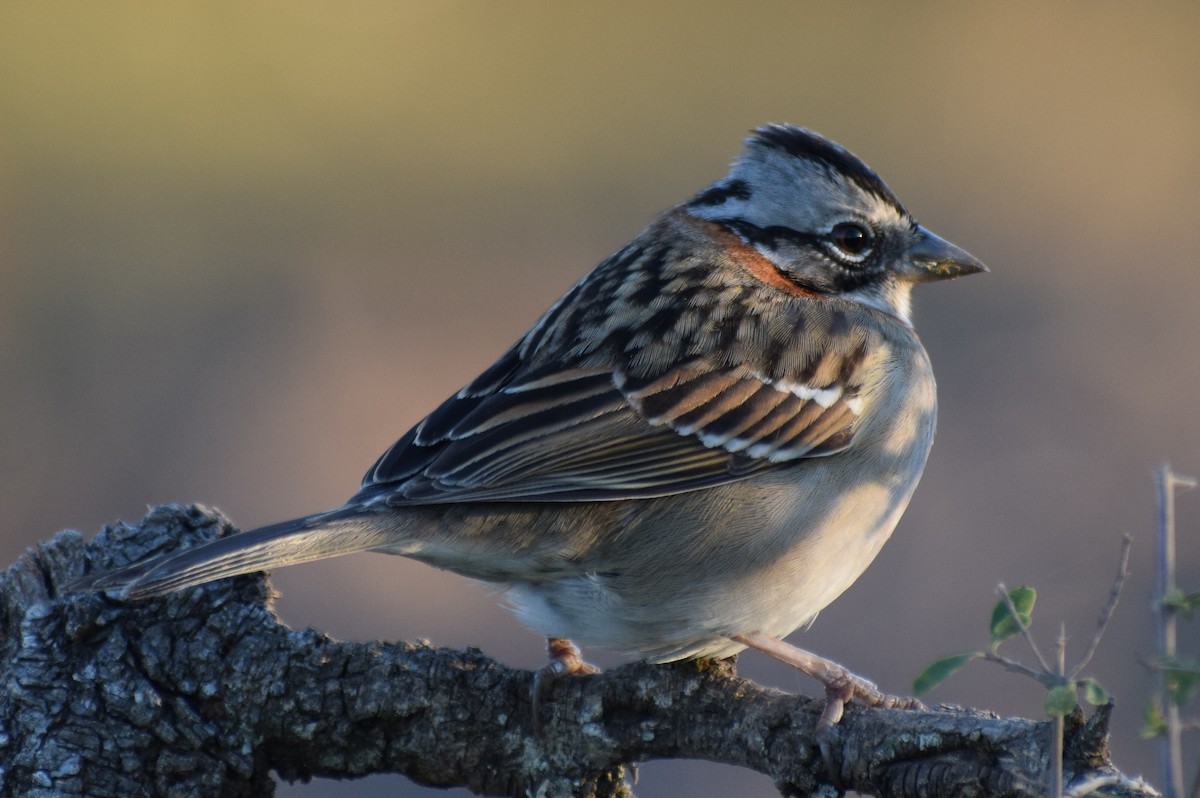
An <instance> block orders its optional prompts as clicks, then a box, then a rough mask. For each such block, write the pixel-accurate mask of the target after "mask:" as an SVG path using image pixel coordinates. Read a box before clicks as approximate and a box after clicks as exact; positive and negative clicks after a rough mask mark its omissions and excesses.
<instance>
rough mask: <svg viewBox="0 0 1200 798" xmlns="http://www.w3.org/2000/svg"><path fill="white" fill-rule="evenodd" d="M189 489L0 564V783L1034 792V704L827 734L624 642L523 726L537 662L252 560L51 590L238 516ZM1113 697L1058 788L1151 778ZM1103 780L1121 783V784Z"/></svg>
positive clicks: (1042, 762) (89, 790)
mask: <svg viewBox="0 0 1200 798" xmlns="http://www.w3.org/2000/svg"><path fill="white" fill-rule="evenodd" d="M232 531H233V530H232V527H231V526H230V524H229V523H228V522H227V521H225V520H224V519H223V518H222V517H221V516H220V515H218V514H216V513H213V512H211V511H208V510H205V509H203V508H199V507H195V506H192V507H179V506H166V507H159V508H155V509H154V510H152V511H151V512H150V514H149V515H148V516H147V517H146V518H145V519H144V520H143V521H142V523H141V524H139V525H137V526H130V525H126V524H115V525H112V526H110V527H107V528H106V529H105V530H104V531H103V532H102V533H101V534H100V536H99V537H98V538H97V540H96V541H95V542H93V543H92V544H90V545H89V544H85V543H84V541H83V539H82V537H81V536H80V535H79V534H78V533H75V532H64V533H61V534H59V535H58V536H57V537H56V538H55V539H54V540H52V541H50V542H48V543H44V544H42V545H40V546H39V547H37V549H36V550H33V551H31V552H30V553H29V554H27V555H26V556H25V557H23V558H21V559H20V560H19V561H18V562H17V563H16V564H15V565H14V566H12V567H11V568H10V569H9V570H8V572H7V573H6V574H5V575H4V577H3V579H2V581H0V656H2V659H0V662H2V663H3V664H2V665H0V668H3V676H4V678H3V688H2V692H0V794H3V795H47V796H48V795H56V796H77V795H78V796H82V795H87V796H121V797H122V798H124V796H128V795H134V794H178V793H183V792H186V793H187V794H190V795H201V796H250V795H255V796H257V795H269V794H271V793H272V792H273V789H274V785H273V781H272V778H271V775H270V772H271V771H275V772H276V773H277V774H278V776H279V777H280V778H283V779H288V780H295V779H307V778H309V777H314V776H325V777H339V778H351V777H356V776H363V775H366V774H369V773H382V772H395V773H403V774H405V775H407V776H408V777H409V778H412V779H414V780H415V781H418V782H421V783H424V784H431V785H441V786H451V785H462V786H465V787H468V788H469V789H471V790H473V791H475V792H477V793H481V794H492V795H504V794H524V793H526V792H536V793H537V794H539V795H544V796H568V795H571V796H624V795H631V790H630V787H629V786H628V785H627V784H626V782H625V780H624V778H623V770H622V767H623V766H624V765H628V764H630V763H636V762H640V761H646V760H650V759H662V758H673V757H688V758H698V759H706V760H709V761H713V762H724V763H729V764H734V765H741V766H743V767H748V768H751V769H754V770H757V771H759V772H761V773H766V774H768V775H770V776H771V777H772V778H773V779H774V780H775V783H776V785H777V786H778V787H779V789H780V791H781V792H782V793H784V794H786V795H807V794H811V793H813V792H815V791H817V790H818V789H824V790H825V791H828V790H829V787H828V785H830V784H836V785H837V787H839V788H841V789H853V790H856V791H859V792H863V793H868V794H875V795H889V796H941V795H997V796H1000V795H1003V796H1033V795H1037V794H1040V787H1039V785H1041V784H1044V783H1045V773H1046V769H1047V765H1048V755H1047V753H1046V750H1045V741H1046V740H1047V739H1048V734H1047V724H1046V723H1044V722H1033V721H1028V720H1022V719H1012V718H1009V719H1001V718H997V717H995V716H993V715H990V714H988V713H984V712H980V711H976V710H966V709H959V708H953V707H943V708H939V709H937V710H934V711H927V712H905V711H895V710H893V711H885V710H870V709H863V708H859V707H854V706H852V707H850V708H849V709H848V711H847V713H846V716H845V718H844V719H843V720H842V722H841V723H840V724H839V725H838V726H837V727H836V728H835V729H834V731H833V733H832V735H833V736H832V739H830V740H828V741H827V742H828V743H829V745H828V746H827V748H828V750H829V751H830V752H831V754H832V756H831V759H832V764H833V769H834V770H835V771H836V772H833V773H831V772H829V770H828V769H827V766H826V764H825V762H824V761H823V759H822V756H821V753H820V747H819V746H818V743H817V741H816V740H815V739H814V736H813V734H814V727H815V724H816V720H817V718H818V716H819V714H820V709H821V704H820V702H818V701H813V700H811V699H808V698H805V697H803V696H793V695H787V694H784V693H781V692H778V691H775V690H770V689H766V688H763V687H760V686H758V685H756V684H754V683H753V682H749V681H747V680H744V679H740V678H738V677H737V676H736V675H735V674H734V669H733V665H732V663H731V662H729V661H725V662H706V661H699V662H691V663H677V664H674V665H669V666H650V665H644V664H635V665H629V666H626V667H622V668H618V669H615V670H612V671H609V672H607V673H604V674H600V675H597V676H588V677H575V678H566V679H561V680H559V681H557V682H555V683H554V685H553V687H552V689H551V691H550V693H549V695H548V696H547V698H546V700H545V704H544V705H543V707H542V717H543V720H544V723H545V728H544V730H543V732H542V733H541V734H540V735H535V734H534V733H533V731H532V721H531V714H530V702H529V696H530V687H531V683H532V675H531V674H530V673H529V672H526V671H517V670H512V669H510V668H506V667H504V666H502V665H500V664H498V663H496V662H495V661H493V660H491V659H489V658H487V657H486V656H484V655H483V654H482V653H480V652H479V651H475V650H471V649H469V650H466V651H451V650H447V649H438V648H432V647H429V646H427V645H419V644H410V643H396V644H381V643H370V644H364V643H340V642H335V641H333V640H330V639H329V638H327V637H325V636H323V635H321V634H320V633H318V632H316V631H313V630H311V629H306V630H301V631H297V630H292V629H288V628H287V627H285V626H283V625H281V624H280V623H279V622H278V620H277V619H276V617H275V616H274V614H273V612H272V611H271V596H270V595H269V588H268V587H267V583H266V581H265V580H264V579H263V577H262V576H261V575H256V576H252V577H243V578H238V579H234V580H226V581H223V582H220V583H216V584H213V585H208V586H205V587H203V588H198V589H194V590H188V591H184V592H182V593H179V594H175V595H171V596H168V597H166V598H163V599H158V600H153V601H146V602H139V603H133V604H121V603H118V602H115V601H112V600H110V599H108V598H107V597H105V596H103V595H95V594H81V595H69V596H65V597H60V596H58V595H57V586H59V585H63V584H67V583H68V582H70V581H71V580H72V579H75V578H78V577H79V576H80V575H82V573H83V572H84V570H85V569H86V568H88V567H89V564H90V567H91V568H97V567H99V568H107V567H112V566H115V565H119V564H122V563H125V562H129V561H132V560H136V559H140V558H142V557H145V556H149V555H151V554H154V553H158V552H161V551H166V550H169V549H173V548H175V547H177V546H180V545H196V544H197V543H199V542H202V541H203V540H208V539H211V538H212V537H214V536H218V535H224V534H229V533H230V532H232ZM1108 718H1109V712H1108V710H1107V709H1104V708H1102V709H1101V710H1100V711H1098V712H1097V713H1096V714H1095V715H1093V717H1092V718H1091V719H1090V720H1089V721H1088V722H1086V723H1084V721H1083V718H1082V716H1081V715H1077V716H1075V717H1074V718H1068V723H1067V725H1068V731H1067V744H1066V751H1065V755H1064V756H1065V760H1066V765H1065V778H1066V781H1067V784H1068V788H1069V787H1070V785H1072V784H1077V785H1078V784H1083V783H1086V782H1088V781H1089V780H1091V781H1097V782H1098V781H1100V780H1102V781H1103V783H1104V784H1105V788H1106V790H1107V791H1108V792H1107V794H1110V795H1117V794H1123V795H1130V796H1134V795H1138V796H1149V795H1153V794H1154V792H1153V790H1151V789H1150V788H1148V787H1147V786H1145V785H1144V784H1142V783H1140V782H1137V781H1133V780H1130V779H1127V778H1125V777H1123V776H1122V775H1121V774H1120V773H1119V772H1117V771H1116V770H1115V769H1114V768H1113V767H1112V765H1111V763H1110V762H1109V756H1108V750H1107V744H1106V743H1107V732H1106V728H1107V722H1108ZM1114 784H1115V785H1116V786H1115V787H1114Z"/></svg>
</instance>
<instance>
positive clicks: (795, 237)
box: [713, 219, 820, 249]
mask: <svg viewBox="0 0 1200 798" xmlns="http://www.w3.org/2000/svg"><path fill="white" fill-rule="evenodd" d="M713 221H715V222H716V223H717V224H719V225H722V226H723V227H725V228H726V229H728V230H731V231H733V232H734V233H737V234H738V235H739V236H741V237H742V239H744V240H745V241H747V242H748V243H751V244H762V245H763V246H764V247H770V248H772V249H774V248H775V247H777V246H778V245H779V244H780V243H787V244H794V245H797V246H805V247H812V246H814V245H816V244H817V243H818V242H819V241H820V236H815V235H812V234H811V233H801V232H800V231H799V230H793V229H792V228H790V227H783V226H781V225H771V226H770V227H759V226H758V225H756V224H751V223H750V222H747V221H746V220H744V219H714V220H713Z"/></svg>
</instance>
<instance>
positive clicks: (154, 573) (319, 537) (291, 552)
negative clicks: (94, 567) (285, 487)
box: [67, 513, 388, 599]
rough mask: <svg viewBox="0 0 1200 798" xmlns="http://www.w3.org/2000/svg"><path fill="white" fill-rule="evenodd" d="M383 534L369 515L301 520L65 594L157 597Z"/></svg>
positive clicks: (105, 576)
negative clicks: (90, 592) (88, 592)
mask: <svg viewBox="0 0 1200 798" xmlns="http://www.w3.org/2000/svg"><path fill="white" fill-rule="evenodd" d="M387 531H388V530H387V529H386V528H382V527H381V526H380V525H378V524H377V523H374V522H373V519H372V518H371V517H369V516H363V515H357V514H348V515H347V514H341V515H339V514H337V513H322V514H319V515H314V516H305V517H303V518H296V519H293V520H291V521H283V522H281V523H278V524H271V525H270V526H264V527H259V528H258V529H251V530H249V531H246V532H240V533H238V534H236V535H230V536H229V537H225V538H221V539H219V540H214V541H212V542H211V543H206V544H204V545H203V546H196V547H194V548H190V549H184V550H183V551H177V552H173V553H171V554H164V555H162V556H160V557H154V558H151V559H149V560H144V561H142V562H138V563H134V564H132V565H129V566H126V567H124V568H119V569H116V570H113V571H104V572H100V573H95V574H90V575H88V576H86V577H84V578H83V579H81V580H79V581H77V582H75V583H73V584H71V585H69V586H68V588H67V590H68V591H84V590H109V591H114V592H116V593H118V594H119V595H120V596H121V597H122V598H127V599H141V598H150V597H152V596H161V595H164V594H166V593H170V592H172V591H175V590H182V589H184V588H188V587H194V586H196V585H201V584H204V583H206V582H213V581H216V580H218V579H224V578H225V577H229V576H239V575H241V574H248V573H253V572H255V571H262V570H265V569H267V568H274V567H279V566H284V565H295V564H297V563H302V562H310V561H312V560H320V559H324V558H327V557H336V556H339V555H342V554H352V553H354V552H358V551H367V550H370V549H373V548H377V547H379V546H380V545H382V544H383V543H385V542H387Z"/></svg>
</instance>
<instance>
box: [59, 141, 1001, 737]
mask: <svg viewBox="0 0 1200 798" xmlns="http://www.w3.org/2000/svg"><path fill="white" fill-rule="evenodd" d="M983 271H986V267H985V266H984V265H983V264H982V263H981V262H980V261H978V260H977V259H975V258H974V257H972V256H971V255H970V254H968V253H967V252H965V251H963V250H962V249H960V248H958V247H956V246H954V245H953V244H950V243H949V242H947V241H945V240H943V239H942V238H939V237H938V236H936V235H934V234H933V233H932V232H930V231H929V230H927V229H926V228H924V227H922V226H921V225H919V224H918V223H917V221H916V220H915V219H914V218H913V216H912V215H911V214H910V213H909V212H908V210H906V209H905V207H904V206H903V205H902V204H901V203H900V201H899V200H898V199H897V198H896V196H895V194H893V193H892V191H891V190H890V189H889V188H888V187H887V185H886V184H885V183H884V182H883V181H882V180H881V179H880V178H879V177H878V176H877V175H876V174H875V172H873V171H872V170H871V169H870V168H868V167H867V166H866V164H864V163H863V162H862V161H861V160H859V159H858V158H857V157H855V156H854V155H853V154H851V153H850V152H849V151H847V150H846V149H843V148H842V147H841V146H839V145H837V144H835V143H833V142H832V141H829V140H828V139H825V138H823V137H821V136H820V135H818V134H816V133H813V132H811V131H809V130H806V129H803V128H799V127H795V126H791V125H766V126H764V127H760V128H758V129H756V130H754V131H753V132H752V133H751V135H750V136H749V137H748V138H747V139H746V141H745V143H744V147H743V150H742V152H741V154H740V155H739V157H738V158H737V159H736V160H735V161H734V163H733V165H732V167H731V168H730V170H729V173H728V175H727V176H726V177H724V178H722V179H721V180H718V181H717V182H716V183H714V184H712V185H711V186H709V187H707V188H705V189H703V190H702V191H700V192H699V193H697V194H696V195H695V196H693V197H692V198H691V199H689V200H687V201H686V202H684V203H683V204H681V205H678V206H676V207H674V208H672V209H670V210H668V211H666V212H665V213H663V214H662V215H660V216H659V217H658V218H657V219H655V220H654V221H653V222H652V223H651V224H650V225H649V227H647V228H646V229H645V230H644V231H642V233H641V234H640V235H638V236H637V237H636V238H635V239H634V240H633V241H632V242H631V243H629V244H628V245H627V246H625V247H624V248H623V249H621V250H619V251H618V252H616V253H615V254H613V255H612V256H610V257H609V258H607V259H606V260H604V261H603V262H602V263H601V264H600V265H599V266H597V267H596V268H595V269H593V270H592V271H591V272H590V273H588V274H587V275H586V276H584V277H583V279H581V280H580V281H579V282H578V283H576V284H575V285H574V287H572V288H571V289H570V290H569V291H567V293H566V294H565V295H564V296H563V297H562V298H561V299H559V300H558V301H557V302H555V303H554V305H553V306H551V307H550V309H549V310H547V311H546V313H545V314H544V315H543V316H542V317H541V318H540V319H539V320H538V321H537V322H536V323H535V324H534V325H533V327H532V328H531V329H530V330H529V331H528V332H527V333H526V334H525V335H524V336H523V337H522V338H521V339H520V340H519V341H517V342H516V343H515V344H514V345H513V346H512V347H511V348H510V349H509V350H508V351H507V352H505V353H504V354H503V355H502V356H501V357H500V359H499V360H497V361H496V362H495V364H493V365H492V366H491V367H490V368H488V369H487V370H485V371H484V372H483V373H482V374H480V375H479V376H478V377H477V378H476V379H475V380H474V381H472V382H471V383H470V384H469V385H467V386H466V387H465V388H463V389H462V390H460V391H459V392H458V393H456V394H455V395H453V396H451V397H450V398H449V399H447V400H446V401H445V402H444V403H442V404H441V406H439V407H438V408H437V409H435V410H434V411H433V412H432V413H430V414H429V415H428V416H427V417H426V418H425V419H424V420H423V421H421V422H420V423H419V424H417V425H416V426H415V427H413V428H412V429H411V430H410V431H409V432H408V433H407V434H406V435H404V436H403V437H402V438H400V440H399V441H398V442H396V443H395V444H394V445H393V446H392V447H391V448H389V449H388V450H387V451H386V452H384V453H383V455H382V456H381V457H380V458H379V459H378V460H377V461H376V462H375V464H374V465H373V466H371V468H370V469H369V470H368V471H367V473H366V476H365V477H364V479H363V481H362V486H361V489H360V490H359V491H358V493H356V494H355V495H354V496H353V497H351V499H350V500H349V501H348V502H346V504H344V505H342V506H341V507H338V508H335V509H332V510H329V511H326V512H320V513H316V514H314V515H308V516H304V517H302V518H297V519H294V520H290V521H284V522H282V523H278V524H273V525H271V526H267V527H262V528H259V529H255V530H251V531H247V532H242V533H239V534H236V535H232V536H229V537H226V538H222V539H219V540H216V541H213V542H211V543H208V544H206V545H203V546H199V547H196V548H191V549H186V550H183V551H179V552H176V553H173V554H167V555H163V556H160V557H158V558H155V559H150V560H148V561H145V562H141V563H135V564H133V565H130V566H128V567H125V568H121V569H119V570H115V571H108V572H102V573H94V574H91V575H88V576H86V577H84V579H82V580H80V581H79V582H77V583H76V584H75V585H73V586H72V588H73V589H76V590H82V589H87V590H109V591H115V592H116V593H117V594H118V595H119V596H120V597H123V598H125V599H131V600H132V599H142V598H146V597H151V596H159V595H162V594H165V593H167V592H170V591H175V590H181V589H183V588H187V587H191V586H194V585H199V584H201V583H205V582H209V581H212V580H216V579H221V578H224V577H229V576H234V575H238V574H244V573H249V572H253V571H259V570H262V569H266V568H273V567H277V566H283V565H289V564H292V563H300V562H306V561H310V560H317V559H322V558H325V557H333V556H337V555H341V554H348V553H351V552H357V551H365V550H370V551H377V552H384V553H388V554H396V555H400V556H404V557H411V558H413V559H416V560H420V561H422V562H425V563H429V564H430V565H433V566H436V567H438V568H444V569H447V570H450V571H454V572H456V573H459V574H463V575H465V576H468V577H472V578H474V579H480V580H485V581H487V582H492V583H497V584H499V585H502V586H503V587H504V589H505V592H506V595H507V598H508V600H509V602H510V603H511V606H512V609H513V610H514V612H515V613H516V615H517V617H518V618H519V619H520V620H521V621H522V622H523V623H525V624H526V625H528V626H529V627H531V628H532V629H534V630H536V631H537V632H539V633H541V634H542V635H545V636H546V638H547V639H548V640H549V651H550V656H551V661H550V664H549V665H547V667H546V668H545V669H544V670H543V671H542V674H541V675H542V676H545V677H553V676H556V675H562V674H570V673H588V672H594V669H593V668H591V666H590V665H588V664H587V663H586V662H584V661H583V659H582V657H581V655H580V653H579V650H578V648H576V646H575V644H574V642H572V641H575V642H578V643H581V644H583V645H585V646H598V647H603V648H608V649H615V650H620V651H624V652H629V653H632V654H634V655H636V656H637V657H639V658H643V659H646V660H650V661H652V662H666V661H671V660H679V659H685V658H693V657H726V656H730V655H733V654H736V653H738V652H739V651H741V650H743V649H745V648H747V647H749V648H755V649H759V650H761V651H764V652H766V653H767V654H769V655H771V656H774V657H777V658H779V659H782V660H784V661H785V662H788V663H789V664H792V665H794V666H796V667H798V668H799V669H801V670H803V671H804V672H806V673H809V674H810V675H813V676H815V677H816V678H818V679H819V680H820V681H821V682H823V683H824V684H825V687H826V705H825V710H824V714H823V715H822V718H821V724H822V726H823V728H828V727H829V726H831V725H832V724H833V723H836V722H837V720H838V719H839V718H840V717H841V714H842V710H843V706H844V704H845V702H846V701H849V700H852V699H857V700H860V701H863V702H865V703H868V704H872V705H878V706H919V705H917V704H916V703H915V702H914V701H912V700H911V699H902V698H896V697H892V696H888V695H884V694H883V693H881V692H879V690H878V689H877V688H876V687H875V686H874V685H873V684H872V683H870V682H869V681H867V680H866V679H863V678H861V677H859V676H856V675H855V674H853V673H852V672H850V671H848V670H847V669H845V668H843V667H842V666H840V665H837V664H836V663H833V662H830V661H829V660H825V659H822V658H820V657H817V656H816V655H813V654H810V653H808V652H805V651H803V650H801V649H798V648H796V647H794V646H791V645H790V644H788V643H785V642H784V641H783V639H782V638H783V637H785V636H786V635H788V634H790V633H791V632H793V631H794V630H796V629H798V628H800V627H803V626H805V625H807V624H809V623H811V622H812V621H813V619H814V618H815V617H816V615H817V613H818V612H819V611H820V610H822V609H823V608H824V607H826V606H827V605H828V604H829V603H830V602H832V601H833V600H834V599H835V598H837V597H838V596H839V595H840V594H841V593H842V592H843V591H844V590H846V589H847V588H848V587H849V586H850V585H851V583H853V582H854V581H855V579H857V578H858V577H859V575H861V574H862V572H863V571H864V570H865V569H866V568H867V566H868V565H869V564H870V563H871V561H872V560H874V558H875V556H876V555H877V554H878V553H879V550H880V548H881V547H882V546H883V544H884V542H885V541H886V540H887V539H888V537H889V536H890V535H891V533H892V530H893V529H894V528H895V526H896V523H897V522H898V521H899V519H900V516H901V514H902V513H903V512H904V509H905V507H906V506H907V505H908V502H909V499H910V497H911V496H912V494H913V491H914V490H915V488H916V486H917V482H918V480H919V479H920V476H921V472H922V470H923V469H924V467H925V461H926V458H927V457H928V455H929V449H930V446H931V444H932V442H933V437H934V426H935V422H936V415H937V398H936V390H935V384H934V377H933V372H932V370H931V367H930V363H929V357H928V355H927V354H926V352H925V349H924V347H923V346H922V345H921V342H920V340H919V339H918V337H917V335H916V333H915V332H914V331H913V326H912V321H911V306H910V296H911V293H912V288H913V286H914V285H915V284H917V283H922V282H930V281H935V280H947V279H951V278H955V277H959V276H963V275H968V274H973V273H976V272H983ZM540 689H541V688H535V690H540ZM535 703H536V702H535Z"/></svg>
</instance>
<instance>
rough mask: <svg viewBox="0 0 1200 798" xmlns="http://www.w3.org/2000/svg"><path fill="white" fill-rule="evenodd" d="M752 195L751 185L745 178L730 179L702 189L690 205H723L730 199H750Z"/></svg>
mask: <svg viewBox="0 0 1200 798" xmlns="http://www.w3.org/2000/svg"><path fill="white" fill-rule="evenodd" d="M750 196H751V192H750V185H749V184H748V183H746V181H745V180H729V181H726V182H724V183H718V184H717V185H715V186H710V187H709V188H706V189H705V190H704V191H701V192H700V193H699V194H697V195H696V196H695V197H694V198H692V200H691V201H690V202H688V205H693V206H701V205H707V206H711V205H721V204H722V203H724V202H725V201H727V200H730V199H740V200H748V199H750Z"/></svg>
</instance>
